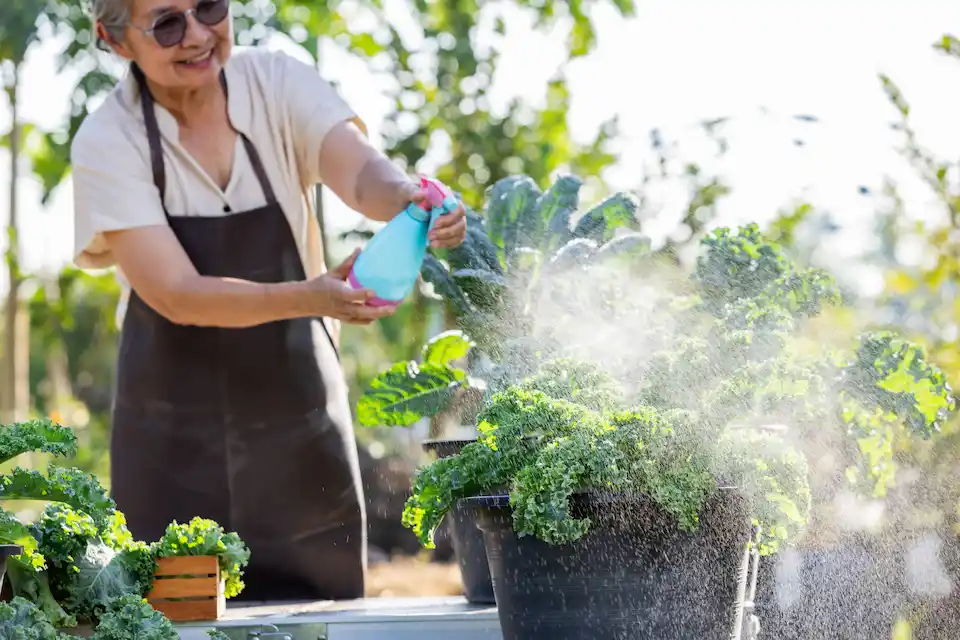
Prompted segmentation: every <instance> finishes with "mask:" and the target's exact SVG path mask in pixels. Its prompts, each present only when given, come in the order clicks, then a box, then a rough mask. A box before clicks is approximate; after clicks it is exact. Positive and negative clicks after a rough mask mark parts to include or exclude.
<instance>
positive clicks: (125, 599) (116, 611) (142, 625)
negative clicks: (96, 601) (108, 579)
mask: <svg viewBox="0 0 960 640" xmlns="http://www.w3.org/2000/svg"><path fill="white" fill-rule="evenodd" d="M179 638H180V634H179V633H178V632H177V630H176V628H174V626H173V624H172V623H171V622H170V621H169V620H168V619H167V618H166V617H164V615H163V614H162V613H160V612H159V611H157V610H156V609H154V608H153V607H151V606H150V604H149V603H148V602H147V601H146V600H144V599H143V598H140V597H138V596H135V595H127V596H122V597H120V598H116V599H114V600H111V601H110V602H109V603H107V605H106V609H105V611H104V613H103V615H102V616H101V618H100V623H99V624H98V625H97V627H96V629H95V630H94V633H93V636H92V640H179Z"/></svg>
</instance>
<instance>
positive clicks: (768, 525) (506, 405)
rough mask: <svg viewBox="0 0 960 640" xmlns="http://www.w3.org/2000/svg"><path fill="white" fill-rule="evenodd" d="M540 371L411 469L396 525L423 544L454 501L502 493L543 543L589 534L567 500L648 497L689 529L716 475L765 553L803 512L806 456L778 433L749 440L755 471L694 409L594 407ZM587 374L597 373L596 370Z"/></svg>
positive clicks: (611, 398)
mask: <svg viewBox="0 0 960 640" xmlns="http://www.w3.org/2000/svg"><path fill="white" fill-rule="evenodd" d="M568 364H569V363H568ZM577 367H578V368H579V370H580V371H581V372H584V371H585V370H586V369H587V368H588V366H587V365H584V364H582V363H579V364H577ZM549 368H550V370H551V371H547V372H542V373H540V374H538V375H536V376H534V377H531V378H529V379H527V380H524V381H522V382H521V383H519V384H517V385H514V386H511V387H508V388H507V389H506V390H504V391H502V392H499V393H497V394H495V395H494V397H493V399H492V401H491V403H489V404H488V405H487V406H486V407H485V409H484V410H483V411H482V412H481V414H480V431H481V436H480V438H479V439H478V440H477V441H476V442H472V443H470V444H468V445H466V446H465V447H464V448H463V449H462V450H461V452H460V453H459V454H457V455H455V456H452V457H448V458H440V459H438V460H435V461H434V462H432V463H430V464H429V465H427V466H425V467H423V468H422V469H420V470H419V471H418V474H417V477H416V479H415V482H414V487H413V492H412V495H411V496H410V498H409V499H408V501H407V505H406V509H405V511H404V519H403V522H404V525H406V526H407V527H409V528H410V529H411V530H412V531H413V532H414V533H415V534H416V535H417V537H418V539H419V540H420V542H421V543H422V544H423V545H424V546H426V547H432V546H433V537H434V534H435V532H436V530H437V528H438V526H439V525H440V523H441V522H442V520H443V518H444V516H445V515H446V514H447V513H448V512H449V511H450V509H451V508H452V507H453V506H454V505H455V504H456V502H457V501H458V500H461V499H463V498H467V497H470V496H473V495H481V494H485V493H488V492H491V491H508V492H509V495H510V504H511V506H512V508H513V524H514V530H515V531H516V532H517V533H518V534H519V535H521V536H523V535H533V536H536V537H538V538H539V539H541V540H543V541H545V542H547V543H549V544H566V543H569V542H573V541H575V540H578V539H579V538H581V537H582V536H584V535H585V534H586V533H587V532H588V531H589V528H590V525H591V522H590V520H589V519H588V518H576V517H574V516H573V515H572V514H571V511H570V500H571V498H572V497H573V495H574V494H576V493H581V492H615V493H621V494H642V495H646V496H649V497H650V498H651V499H652V500H653V501H654V502H655V503H656V504H657V505H658V506H659V507H660V508H661V509H662V510H663V511H665V512H666V513H668V514H670V515H671V516H673V517H674V518H675V519H676V521H677V524H678V526H679V527H680V528H682V529H685V530H693V529H695V528H696V527H697V526H698V525H699V513H700V511H701V509H702V508H703V505H704V503H705V501H706V500H707V499H708V498H710V497H711V496H712V495H714V494H716V493H717V491H719V486H720V485H719V480H721V479H722V480H723V481H724V482H729V481H733V482H734V483H735V484H736V485H737V486H739V487H741V488H742V489H743V490H744V493H745V494H746V495H747V496H748V498H749V500H750V501H751V504H752V506H753V510H754V513H755V514H756V520H757V522H758V524H760V526H761V528H762V531H765V532H771V534H772V535H767V536H766V537H764V538H763V547H762V549H763V551H764V552H770V551H773V550H775V549H776V545H777V543H778V542H779V538H781V537H782V538H786V537H788V535H789V534H792V533H795V532H796V531H797V530H799V529H800V528H801V527H802V526H803V524H804V523H805V520H806V514H807V512H808V511H809V508H810V495H809V488H808V486H807V482H806V473H807V469H806V465H805V461H804V458H803V457H802V456H801V455H799V454H797V453H796V452H794V451H792V450H791V449H790V447H788V446H787V445H786V443H784V442H774V440H776V436H774V435H771V434H755V437H756V438H757V439H758V440H762V441H763V442H764V443H765V444H767V445H768V446H767V449H768V450H767V451H765V452H763V453H762V454H761V455H758V456H757V460H758V462H756V463H755V464H752V465H751V464H743V461H742V460H741V459H740V458H737V457H735V456H730V455H728V454H729V452H730V450H731V449H733V447H732V446H728V442H729V441H732V440H733V439H735V438H737V437H739V434H737V433H736V432H733V433H726V432H724V431H723V430H722V429H719V428H717V427H716V426H715V425H711V424H709V423H707V422H704V421H703V420H701V419H700V418H699V417H698V416H697V415H696V414H694V413H693V412H687V411H682V410H674V411H659V410H657V409H655V408H653V407H649V406H642V405H640V406H634V407H628V406H627V405H625V404H621V403H622V402H623V397H622V396H620V395H619V394H616V393H614V394H609V395H607V396H606V398H605V399H604V401H602V402H599V403H596V404H594V405H593V407H592V408H591V407H588V406H586V405H585V404H581V403H578V402H572V401H570V400H569V398H570V397H571V395H573V394H571V393H570V392H569V391H570V389H569V388H568V389H565V388H564V387H563V385H562V384H552V383H551V384H546V385H545V384H544V381H545V380H546V379H547V378H553V379H554V380H556V378H557V377H558V376H556V374H557V373H558V372H559V371H562V370H563V369H564V368H565V364H564V363H551V365H550V367H549ZM594 375H596V376H597V377H598V378H604V376H603V374H602V372H599V371H597V372H595V373H594ZM605 382H606V381H605ZM538 387H539V388H538ZM542 388H548V389H552V392H553V393H554V394H555V395H554V396H550V395H548V394H547V393H544V392H543V391H541V390H539V389H542ZM718 442H719V443H720V446H718V445H717V443H718ZM765 453H769V455H763V454H765Z"/></svg>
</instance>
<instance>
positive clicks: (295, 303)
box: [262, 281, 317, 318]
mask: <svg viewBox="0 0 960 640" xmlns="http://www.w3.org/2000/svg"><path fill="white" fill-rule="evenodd" d="M262 297H263V304H264V306H265V307H266V308H268V309H271V310H272V311H274V312H275V313H276V314H277V315H279V316H280V317H282V318H302V317H304V316H310V315H317V309H316V308H311V307H312V306H315V305H311V296H310V290H309V286H308V284H307V282H306V281H301V282H276V283H267V284H264V285H263V289H262Z"/></svg>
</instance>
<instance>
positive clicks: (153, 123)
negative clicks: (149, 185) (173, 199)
mask: <svg viewBox="0 0 960 640" xmlns="http://www.w3.org/2000/svg"><path fill="white" fill-rule="evenodd" d="M130 66H131V69H132V72H133V76H134V78H136V80H137V84H138V85H139V87H140V106H141V108H142V110H143V122H144V124H145V125H146V128H147V143H148V144H149V146H150V165H151V168H152V170H153V184H154V185H156V187H157V190H158V191H159V192H160V203H161V204H162V205H163V212H164V214H166V215H167V217H170V214H169V213H168V212H167V205H166V202H165V198H164V195H165V194H166V189H167V175H166V168H165V167H164V163H163V147H162V145H161V140H160V126H159V124H157V112H156V109H155V108H154V101H153V95H151V93H150V89H149V88H148V87H147V79H146V78H145V77H144V75H143V71H141V70H140V67H139V66H138V65H137V64H136V63H132V64H131V65H130ZM220 86H221V87H223V93H224V95H225V96H226V97H227V99H228V101H229V98H230V92H229V90H228V89H227V75H226V73H225V72H224V71H221V72H220ZM228 108H229V107H228ZM238 133H239V134H240V138H241V139H242V140H243V146H244V149H246V151H247V156H248V157H249V158H250V164H251V165H252V166H253V172H254V173H255V174H256V175H257V180H258V181H259V182H260V189H261V190H262V191H263V197H264V198H265V199H266V201H267V204H268V205H272V204H277V196H276V194H275V193H274V191H273V185H272V184H270V179H269V178H268V177H267V172H266V170H265V169H264V167H263V161H262V160H261V159H260V154H259V153H258V152H257V147H256V146H255V145H254V144H253V142H251V141H250V138H248V137H247V136H246V134H244V133H243V132H242V131H238Z"/></svg>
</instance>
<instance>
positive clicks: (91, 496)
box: [0, 420, 116, 627]
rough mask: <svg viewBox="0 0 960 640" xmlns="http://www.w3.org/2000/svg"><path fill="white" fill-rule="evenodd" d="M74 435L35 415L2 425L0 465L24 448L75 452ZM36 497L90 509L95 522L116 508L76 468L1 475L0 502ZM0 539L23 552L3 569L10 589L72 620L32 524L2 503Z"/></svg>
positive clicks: (52, 616)
mask: <svg viewBox="0 0 960 640" xmlns="http://www.w3.org/2000/svg"><path fill="white" fill-rule="evenodd" d="M76 451H77V440H76V435H75V434H74V433H73V431H72V430H71V429H68V428H65V427H62V426H60V425H57V424H55V423H53V422H51V421H50V420H34V421H30V422H21V423H17V424H14V425H2V426H0V464H2V463H5V462H9V461H10V460H12V459H14V458H15V457H17V456H19V455H21V454H24V453H27V452H37V453H47V454H52V455H53V456H57V457H66V456H71V455H74V454H76ZM10 500H36V501H44V502H53V503H60V504H63V505H67V506H69V507H72V508H74V509H77V510H78V511H81V512H83V513H88V514H90V515H91V518H93V519H94V521H95V522H96V523H97V525H98V526H101V525H105V524H106V523H107V522H108V521H109V519H110V518H111V516H112V514H113V513H114V512H115V506H116V505H115V504H114V502H113V500H111V499H110V498H109V497H108V496H107V493H106V491H105V490H104V489H103V487H102V486H100V483H99V482H97V480H96V478H95V477H93V476H92V475H90V474H87V473H84V472H82V471H80V470H79V469H74V468H64V467H60V466H57V465H54V464H51V465H50V466H49V467H48V469H47V473H46V474H42V473H40V472H38V471H36V470H33V469H23V468H21V467H16V468H14V469H13V470H12V471H11V472H10V473H8V474H5V475H2V476H0V501H3V502H6V501H10ZM0 543H3V544H17V545H21V546H23V548H24V552H23V554H21V555H20V556H15V557H12V558H9V559H8V560H7V572H8V575H9V578H10V583H11V586H12V588H13V591H14V594H15V595H18V596H22V597H24V598H26V599H28V600H30V601H32V602H34V603H35V604H37V605H38V606H39V607H40V609H41V610H42V611H43V613H44V615H45V616H46V617H47V619H48V620H49V621H50V622H51V623H52V624H54V625H55V626H57V627H72V626H75V625H76V617H75V616H73V615H70V614H69V613H68V612H67V611H65V609H64V607H63V606H62V604H61V603H60V602H58V601H57V599H56V598H55V597H54V595H53V593H52V591H51V585H50V580H49V575H48V571H46V569H47V563H46V560H45V558H44V556H43V554H42V552H41V551H40V550H39V548H38V547H39V545H38V541H37V539H36V537H35V536H34V534H33V533H32V532H31V531H30V529H29V528H28V527H27V526H26V525H24V524H23V523H21V522H20V521H19V520H17V518H16V517H14V516H13V515H12V514H10V513H9V512H7V511H5V510H3V509H2V508H0Z"/></svg>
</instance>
